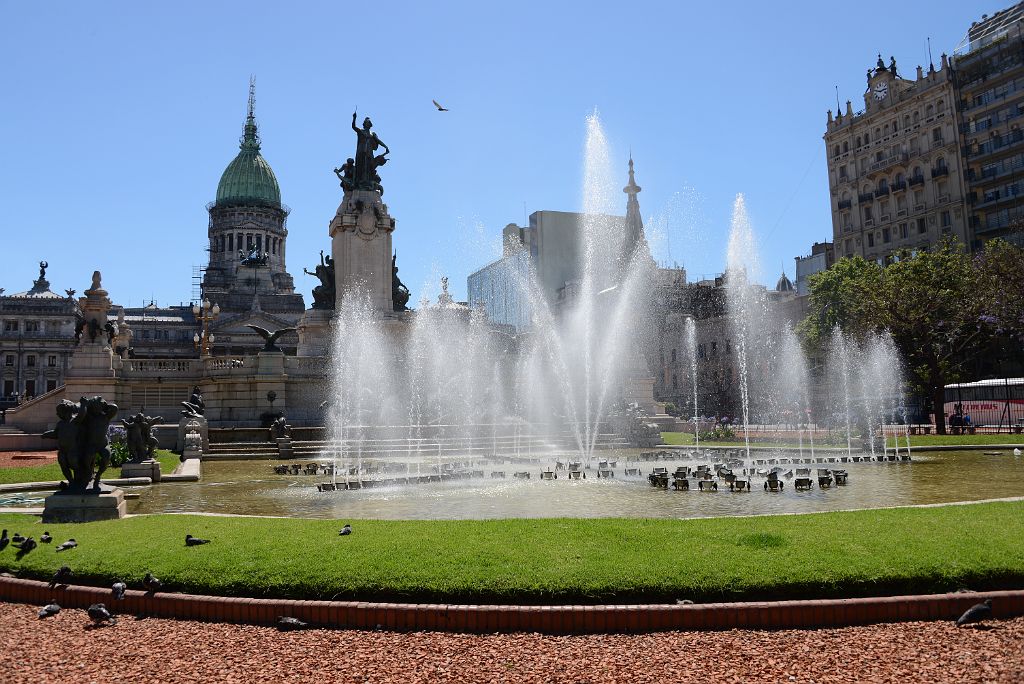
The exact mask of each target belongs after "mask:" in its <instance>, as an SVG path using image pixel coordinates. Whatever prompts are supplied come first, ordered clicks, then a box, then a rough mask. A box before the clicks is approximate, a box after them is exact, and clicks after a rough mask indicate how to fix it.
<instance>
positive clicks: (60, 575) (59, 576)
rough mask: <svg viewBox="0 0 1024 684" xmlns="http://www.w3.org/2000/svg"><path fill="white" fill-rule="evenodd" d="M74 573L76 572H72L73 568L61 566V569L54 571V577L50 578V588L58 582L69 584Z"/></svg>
mask: <svg viewBox="0 0 1024 684" xmlns="http://www.w3.org/2000/svg"><path fill="white" fill-rule="evenodd" d="M72 574H74V573H72V572H71V568H69V567H68V566H66V565H62V566H60V569H58V570H57V572H55V573H53V578H52V579H50V588H51V589H53V588H54V587H56V586H57V585H58V584H67V583H68V579H69V578H70V577H71V575H72Z"/></svg>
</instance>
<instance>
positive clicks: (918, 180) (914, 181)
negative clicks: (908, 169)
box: [907, 176, 924, 187]
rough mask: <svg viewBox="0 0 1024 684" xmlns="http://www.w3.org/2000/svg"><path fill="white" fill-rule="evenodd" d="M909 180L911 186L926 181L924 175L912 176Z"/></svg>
mask: <svg viewBox="0 0 1024 684" xmlns="http://www.w3.org/2000/svg"><path fill="white" fill-rule="evenodd" d="M907 182H909V183H910V186H911V187H913V186H915V185H922V184H923V183H924V176H911V177H910V179H909V180H908V181H907Z"/></svg>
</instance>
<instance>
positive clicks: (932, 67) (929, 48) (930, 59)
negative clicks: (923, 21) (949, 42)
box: [928, 36, 935, 71]
mask: <svg viewBox="0 0 1024 684" xmlns="http://www.w3.org/2000/svg"><path fill="white" fill-rule="evenodd" d="M928 66H929V68H930V69H931V70H932V71H934V70H935V62H933V61H932V37H931V36H928Z"/></svg>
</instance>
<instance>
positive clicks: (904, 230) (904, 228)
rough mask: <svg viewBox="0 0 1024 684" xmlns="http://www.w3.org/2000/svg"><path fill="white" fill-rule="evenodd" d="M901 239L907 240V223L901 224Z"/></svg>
mask: <svg viewBox="0 0 1024 684" xmlns="http://www.w3.org/2000/svg"><path fill="white" fill-rule="evenodd" d="M900 237H901V238H902V239H904V240H906V239H907V224H906V223H901V224H900Z"/></svg>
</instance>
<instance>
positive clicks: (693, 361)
mask: <svg viewBox="0 0 1024 684" xmlns="http://www.w3.org/2000/svg"><path fill="white" fill-rule="evenodd" d="M686 351H687V353H688V354H689V355H690V378H691V380H692V382H693V442H694V444H695V445H696V447H697V448H698V449H700V411H699V410H698V405H697V323H696V321H694V320H693V316H687V317H686Z"/></svg>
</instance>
